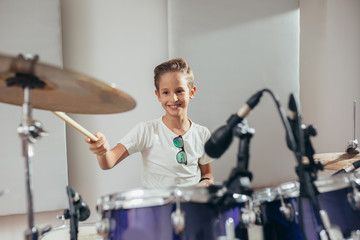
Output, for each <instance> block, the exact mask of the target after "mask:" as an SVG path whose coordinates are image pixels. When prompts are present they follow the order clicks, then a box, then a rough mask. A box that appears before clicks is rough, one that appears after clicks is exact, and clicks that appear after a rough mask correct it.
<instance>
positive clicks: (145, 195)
mask: <svg viewBox="0 0 360 240" xmlns="http://www.w3.org/2000/svg"><path fill="white" fill-rule="evenodd" d="M175 190H177V191H181V202H197V203H206V202H207V201H208V200H209V197H210V194H209V192H208V188H206V187H168V188H161V189H142V188H136V189H132V190H129V191H125V192H120V193H115V194H110V195H105V196H102V197H100V198H99V199H98V201H97V207H98V209H100V211H101V212H102V211H108V210H115V209H133V208H142V207H154V206H162V205H165V204H168V203H175V201H176V198H175V196H174V191H175Z"/></svg>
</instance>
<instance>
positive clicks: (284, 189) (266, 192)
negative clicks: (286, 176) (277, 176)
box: [253, 181, 300, 204]
mask: <svg viewBox="0 0 360 240" xmlns="http://www.w3.org/2000/svg"><path fill="white" fill-rule="evenodd" d="M253 195H254V196H256V197H255V198H253V201H254V203H255V204H262V203H265V202H273V201H275V200H279V199H280V196H281V197H282V198H284V199H287V198H294V197H299V195H300V186H299V182H298V181H290V182H285V183H281V184H279V185H277V186H274V187H267V188H263V189H262V190H259V191H256V192H254V194H253Z"/></svg>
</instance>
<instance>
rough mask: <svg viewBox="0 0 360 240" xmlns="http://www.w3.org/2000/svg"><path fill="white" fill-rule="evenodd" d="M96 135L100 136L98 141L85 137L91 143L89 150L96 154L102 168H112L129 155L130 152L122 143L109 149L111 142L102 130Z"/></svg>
mask: <svg viewBox="0 0 360 240" xmlns="http://www.w3.org/2000/svg"><path fill="white" fill-rule="evenodd" d="M95 136H96V137H97V138H98V140H97V141H96V142H94V141H92V140H90V138H85V141H86V142H87V143H88V144H89V150H90V151H92V152H93V153H94V154H96V156H97V160H98V163H99V166H100V167H101V169H103V170H106V169H111V168H113V167H114V166H116V165H117V164H118V163H119V162H121V161H122V160H123V159H125V158H126V157H127V156H129V152H128V151H127V149H126V148H125V146H124V145H122V144H121V143H119V144H117V145H116V146H115V147H114V148H113V149H111V150H109V142H108V141H107V140H106V138H105V136H104V135H103V134H102V133H100V132H99V133H96V134H95Z"/></svg>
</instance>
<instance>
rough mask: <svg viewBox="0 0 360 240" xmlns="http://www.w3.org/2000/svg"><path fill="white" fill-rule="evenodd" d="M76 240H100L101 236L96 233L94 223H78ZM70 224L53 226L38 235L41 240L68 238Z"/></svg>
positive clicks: (62, 239) (63, 239)
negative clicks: (41, 234)
mask: <svg viewBox="0 0 360 240" xmlns="http://www.w3.org/2000/svg"><path fill="white" fill-rule="evenodd" d="M78 231H79V232H78V235H77V239H78V240H102V239H103V237H101V236H100V235H98V233H97V228H96V226H95V224H94V223H79V227H78ZM70 237H71V236H70V226H68V225H63V226H59V227H56V228H53V229H52V230H50V231H49V232H47V233H45V234H44V235H43V236H41V237H40V239H41V240H69V239H70Z"/></svg>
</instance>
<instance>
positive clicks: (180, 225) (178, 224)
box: [171, 189, 185, 235]
mask: <svg viewBox="0 0 360 240" xmlns="http://www.w3.org/2000/svg"><path fill="white" fill-rule="evenodd" d="M174 194H175V201H176V210H175V212H172V213H171V223H172V224H173V227H174V231H175V233H176V234H177V235H180V234H181V233H182V232H183V231H184V230H185V213H184V212H183V211H181V208H180V200H181V195H182V193H181V190H180V189H175V190H174Z"/></svg>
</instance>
